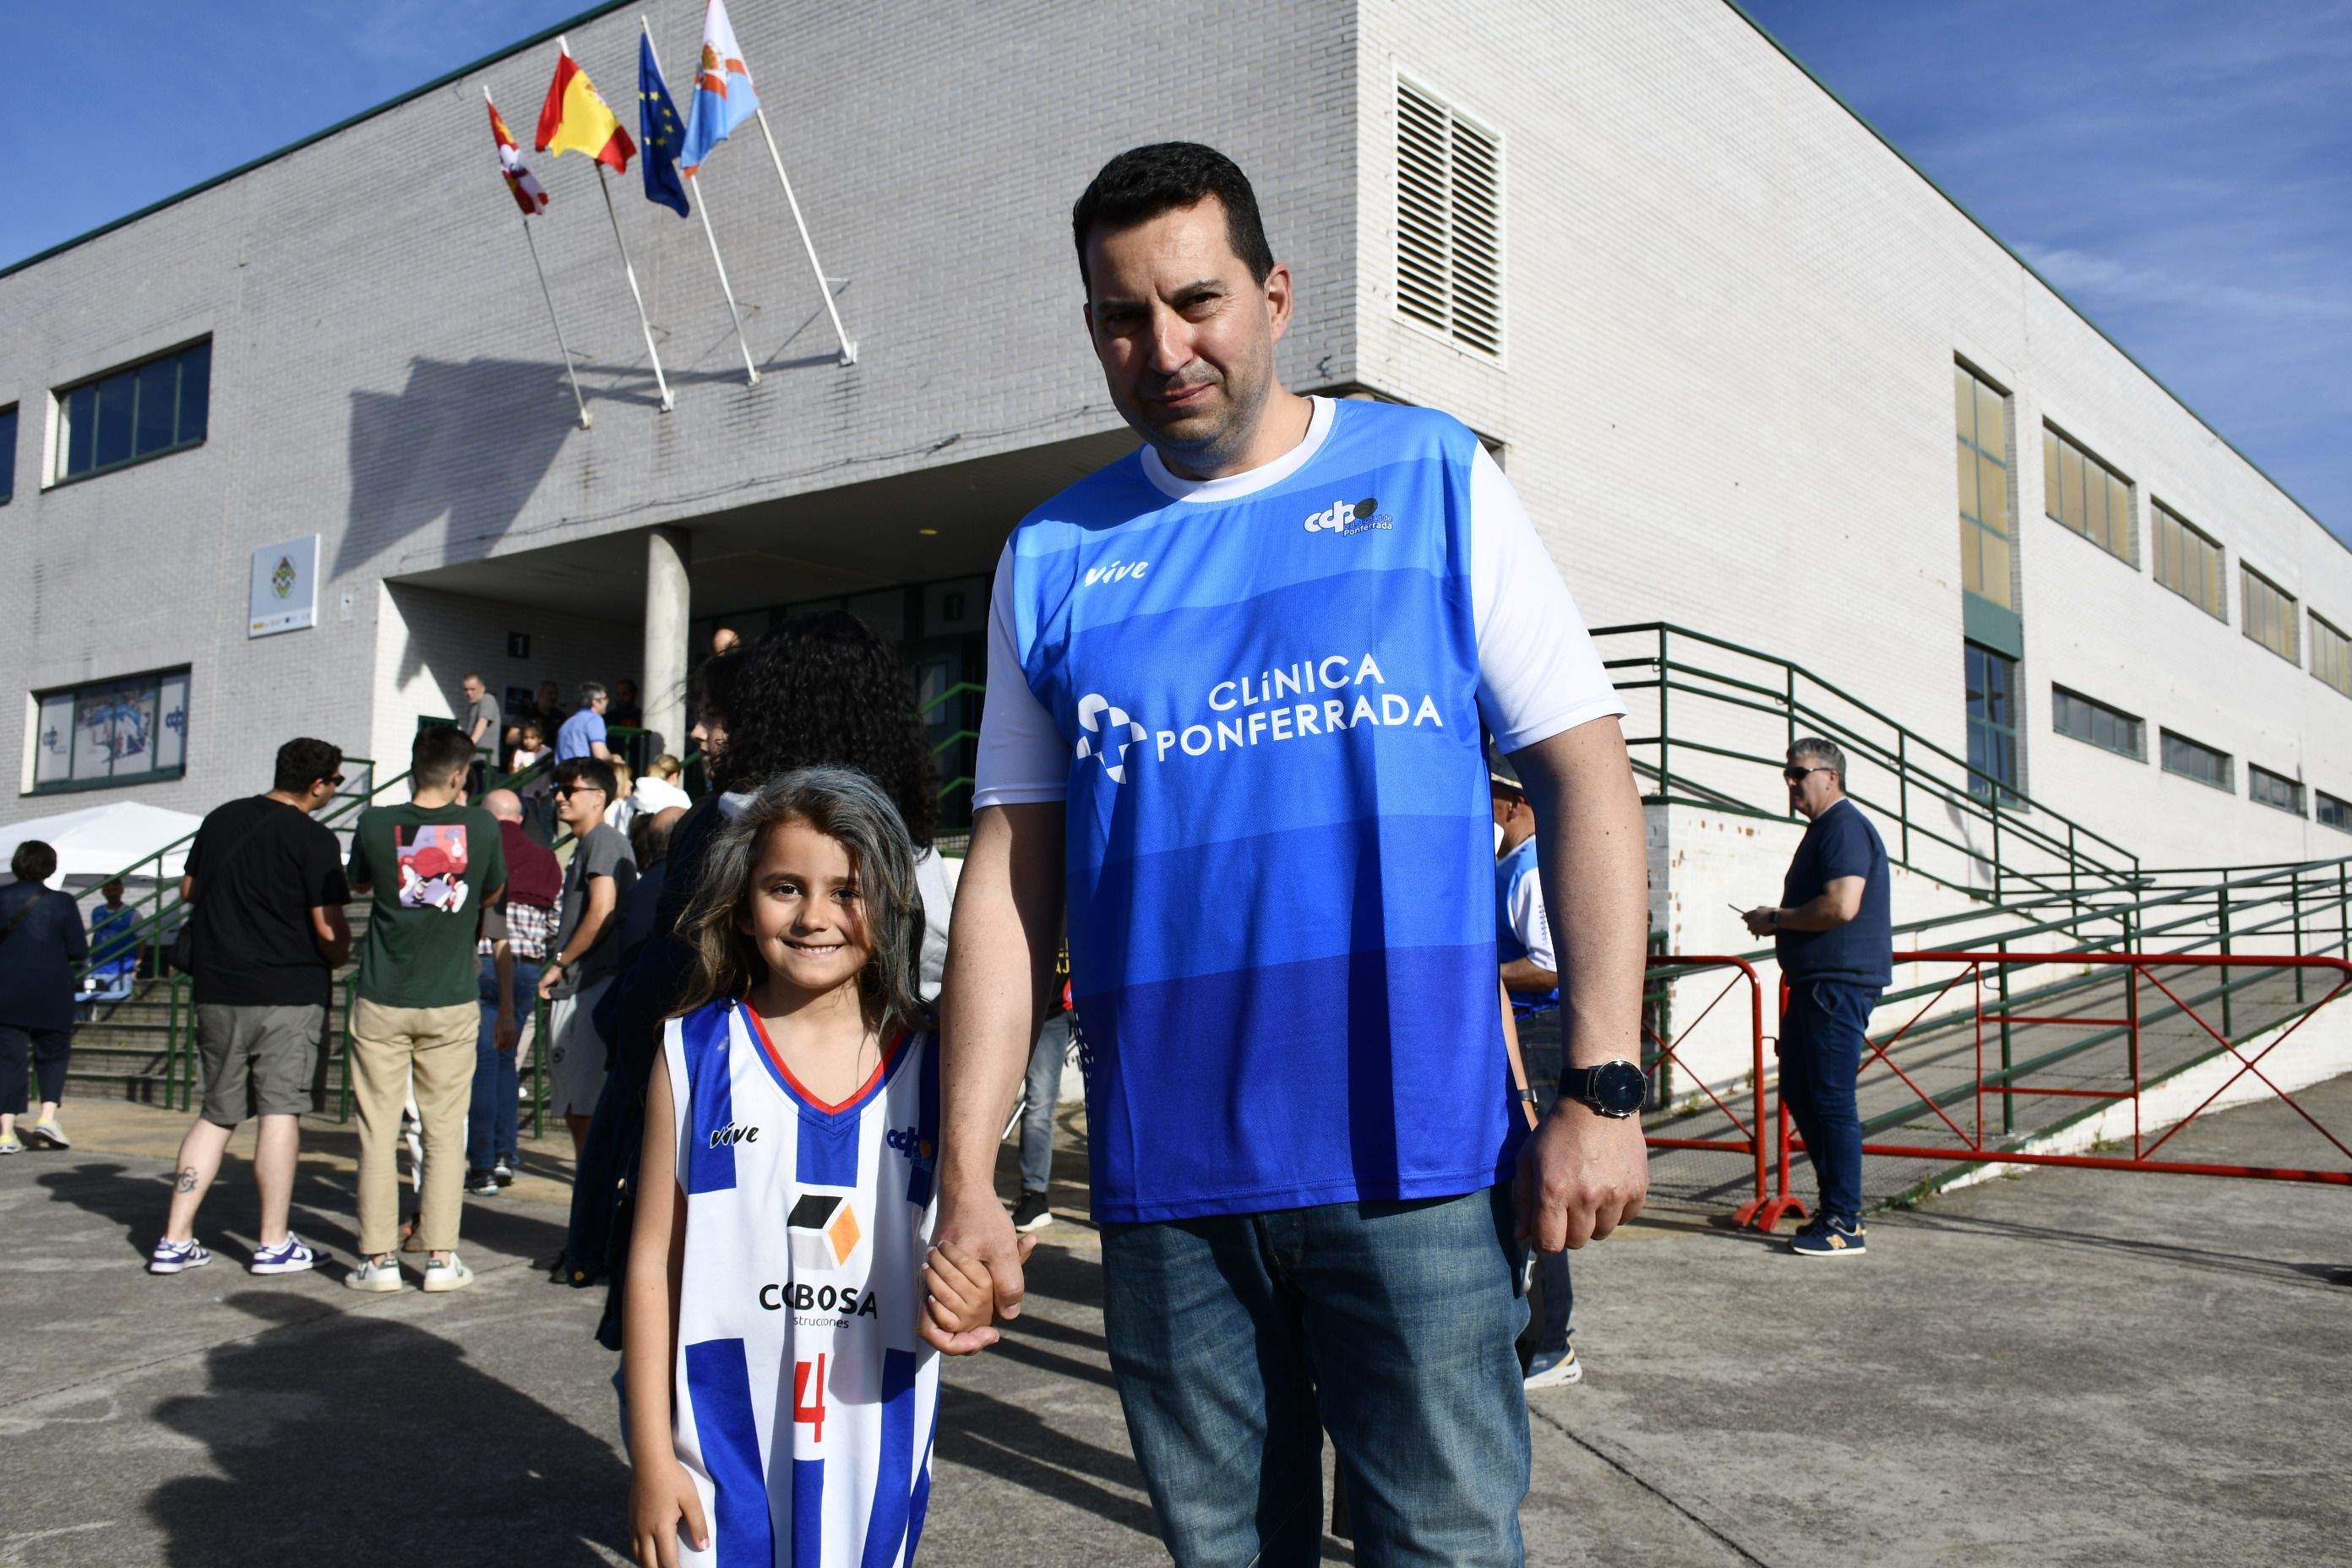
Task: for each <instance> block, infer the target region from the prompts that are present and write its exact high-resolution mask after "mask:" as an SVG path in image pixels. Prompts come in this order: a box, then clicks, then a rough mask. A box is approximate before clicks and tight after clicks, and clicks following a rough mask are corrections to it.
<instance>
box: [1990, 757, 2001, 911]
mask: <svg viewBox="0 0 2352 1568" xmlns="http://www.w3.org/2000/svg"><path fill="white" fill-rule="evenodd" d="M1992 901H1993V902H1994V903H1996V904H1998V903H2000V781H1998V780H1995V781H1994V783H1993V786H1992Z"/></svg>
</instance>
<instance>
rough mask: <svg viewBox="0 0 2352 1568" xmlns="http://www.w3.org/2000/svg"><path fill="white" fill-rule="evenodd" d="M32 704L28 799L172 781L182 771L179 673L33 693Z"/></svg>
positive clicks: (184, 708) (183, 710) (183, 674)
mask: <svg viewBox="0 0 2352 1568" xmlns="http://www.w3.org/2000/svg"><path fill="white" fill-rule="evenodd" d="M35 700H36V701H37V703H38V705H39V717H38V719H37V722H36V726H35V731H34V752H33V793H34V794H36V795H40V794H45V793H47V792H49V791H52V790H73V789H91V788H96V787H98V786H100V785H104V784H137V783H140V782H142V781H144V780H148V779H157V778H178V777H179V776H180V775H181V773H184V772H185V771H186V761H187V747H188V672H187V671H186V670H184V669H165V670H158V671H155V672H153V673H152V674H148V675H133V676H126V677H123V678H122V679H117V680H100V681H93V682H91V683H89V685H86V686H73V687H68V688H66V689H62V690H58V691H44V692H37V693H36V694H35Z"/></svg>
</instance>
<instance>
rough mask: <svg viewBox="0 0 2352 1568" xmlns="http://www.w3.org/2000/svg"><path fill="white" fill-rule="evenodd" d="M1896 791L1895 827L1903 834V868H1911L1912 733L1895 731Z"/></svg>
mask: <svg viewBox="0 0 2352 1568" xmlns="http://www.w3.org/2000/svg"><path fill="white" fill-rule="evenodd" d="M1895 799H1896V800H1897V801H1898V802H1899V803H1900V804H1899V805H1897V806H1896V808H1895V826H1897V827H1899V828H1900V829H1901V830H1902V833H1903V866H1904V868H1905V869H1906V870H1909V869H1912V866H1911V731H1908V730H1897V731H1895Z"/></svg>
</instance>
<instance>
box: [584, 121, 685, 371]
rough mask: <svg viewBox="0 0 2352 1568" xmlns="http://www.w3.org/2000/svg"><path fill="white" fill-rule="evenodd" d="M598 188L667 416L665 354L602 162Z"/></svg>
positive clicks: (597, 167)
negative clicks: (658, 345)
mask: <svg viewBox="0 0 2352 1568" xmlns="http://www.w3.org/2000/svg"><path fill="white" fill-rule="evenodd" d="M596 188H597V189H598V190H600V191H602V192H604V216H606V217H608V218H611V219H612V220H613V243H614V245H617V246H619V247H621V270H622V271H623V272H625V273H626V274H627V275H628V279H629V296H630V298H632V299H634V300H636V302H637V325H639V326H641V327H643V328H645V330H646V356H647V357H648V358H650V359H651V360H652V361H653V362H654V384H655V385H656V386H658V387H660V388H661V406H662V412H663V413H664V414H667V413H668V412H669V411H670V409H671V408H672V407H673V406H674V405H672V404H671V402H670V397H669V381H668V379H667V377H665V376H664V375H663V374H662V367H661V351H660V350H658V349H656V348H655V347H654V323H653V319H652V318H651V317H649V316H647V315H646V297H645V294H644V293H643V292H642V291H641V290H640V289H638V288H637V269H636V268H635V267H634V266H632V265H631V264H630V261H629V242H628V241H627V240H625V239H623V238H622V237H621V215H620V214H619V213H617V212H615V211H614V209H613V184H612V171H611V170H609V169H607V168H605V166H604V163H602V162H599V163H597V165H596Z"/></svg>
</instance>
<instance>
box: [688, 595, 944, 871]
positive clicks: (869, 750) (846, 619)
mask: <svg viewBox="0 0 2352 1568" xmlns="http://www.w3.org/2000/svg"><path fill="white" fill-rule="evenodd" d="M728 685H729V688H730V689H729V690H728V691H727V693H726V701H725V702H724V704H723V705H722V710H723V711H724V712H725V713H726V715H727V751H726V754H725V755H724V756H722V757H721V758H720V759H719V774H718V777H717V778H716V779H715V780H714V781H713V782H714V783H716V784H717V785H718V786H719V788H720V789H722V790H727V791H730V792H735V793H749V792H751V791H753V790H757V789H758V788H760V787H761V785H762V784H766V783H767V782H768V781H769V780H770V779H772V778H774V777H775V776H776V775H778V774H779V773H789V772H791V771H792V770H793V769H795V768H811V767H824V766H833V767H845V768H855V769H856V770H857V771H858V772H859V773H864V774H865V775H866V777H868V778H870V779H872V780H873V781H874V782H875V783H876V784H879V785H881V786H882V793H883V794H884V795H888V796H889V797H890V801H891V803H892V804H893V805H896V806H897V807H898V816H899V819H900V820H901V821H903V822H904V823H905V824H906V826H907V836H908V838H910V839H911V840H913V842H914V846H915V848H916V850H917V851H918V852H920V851H922V850H925V849H928V848H929V847H930V846H931V840H932V839H933V838H934V837H936V836H937V834H938V831H939V824H940V775H939V769H938V768H937V766H935V765H934V764H933V763H932V761H931V752H930V747H929V745H928V744H927V743H926V742H925V740H924V736H923V727H922V721H920V719H919V718H918V717H917V715H916V712H915V686H914V682H913V681H911V680H909V679H908V677H907V669H906V666H905V665H904V664H902V663H900V662H899V659H898V654H897V653H896V652H895V651H894V650H893V649H892V648H891V647H889V646H888V645H887V644H886V643H884V642H883V640H882V639H881V638H880V637H876V636H875V635H874V633H873V631H872V630H871V629H870V628H869V627H868V626H866V623H865V622H863V621H861V620H859V619H858V618H857V617H856V616H853V615H851V614H850V613H849V612H848V611H846V610H806V611H803V612H802V613H801V614H799V615H796V616H792V617H790V618H789V619H787V620H784V621H783V622H782V623H780V624H779V625H777V626H772V627H770V628H769V629H768V631H767V632H766V633H764V634H763V635H762V636H761V638H760V640H759V641H758V642H756V643H754V644H752V645H751V651H750V653H749V655H748V656H746V657H745V658H744V660H743V663H742V665H741V667H740V670H738V671H737V672H736V674H735V679H733V680H731V681H730V682H729V683H728Z"/></svg>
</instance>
